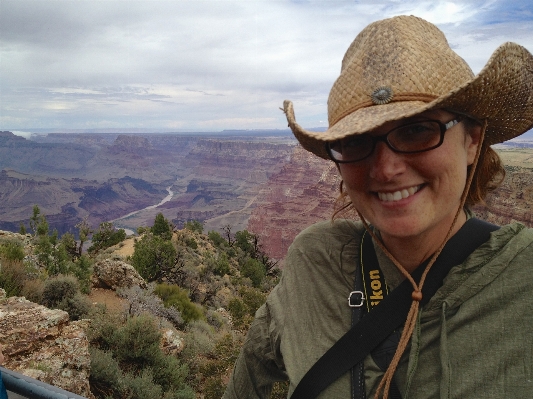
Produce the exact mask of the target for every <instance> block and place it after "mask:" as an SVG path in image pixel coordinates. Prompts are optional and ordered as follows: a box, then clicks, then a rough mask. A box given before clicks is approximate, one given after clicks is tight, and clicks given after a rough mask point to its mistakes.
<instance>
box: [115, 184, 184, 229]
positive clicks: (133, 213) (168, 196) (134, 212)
mask: <svg viewBox="0 0 533 399" xmlns="http://www.w3.org/2000/svg"><path fill="white" fill-rule="evenodd" d="M171 187H172V186H169V187H167V192H168V195H167V196H166V197H165V198H163V199H162V200H161V202H159V203H157V204H155V205H150V206H147V207H146V208H142V209H139V210H137V211H133V212H130V213H128V214H127V215H124V216H121V217H119V218H117V219H114V220H111V222H112V223H113V224H114V225H115V227H117V228H123V229H124V230H125V231H126V234H127V235H133V234H135V231H133V230H131V229H128V228H125V227H122V226H121V222H120V221H121V220H124V219H127V218H130V217H132V216H135V215H137V214H138V213H140V212H143V211H146V210H150V209H155V208H157V207H159V206H161V205H163V204H164V203H165V202H168V201H170V200H171V199H172V197H173V196H174V192H173V191H172V190H171V189H170V188H171Z"/></svg>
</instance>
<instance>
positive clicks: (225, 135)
mask: <svg viewBox="0 0 533 399" xmlns="http://www.w3.org/2000/svg"><path fill="white" fill-rule="evenodd" d="M498 151H499V153H500V155H501V156H502V159H503V160H504V163H505V165H506V172H507V174H506V178H505V180H504V182H503V184H502V185H501V186H500V187H499V188H498V189H497V190H495V191H494V192H493V193H492V194H490V195H489V197H488V198H487V201H486V204H484V205H481V206H477V207H475V209H474V211H475V212H476V214H478V215H479V216H480V217H483V218H485V219H487V220H489V221H492V222H495V223H499V224H503V223H509V222H511V221H520V222H522V223H524V224H526V225H528V226H533V216H532V209H531V207H532V204H533V174H532V171H533V148H532V147H528V146H527V145H524V144H523V143H521V144H520V146H514V145H507V146H501V147H500V148H498ZM0 169H1V172H0V201H1V204H2V205H1V206H0V229H3V230H10V231H18V230H19V228H20V225H21V224H24V225H25V226H26V227H28V226H29V224H28V220H29V217H30V216H31V214H32V208H33V206H34V205H38V206H39V207H40V209H41V212H42V213H43V214H44V215H46V217H47V220H48V222H49V224H50V227H51V228H52V229H57V230H58V232H59V233H60V234H62V233H64V232H67V231H70V232H72V233H75V232H76V229H75V225H76V224H77V223H78V222H79V221H81V220H82V219H84V218H87V220H88V222H89V224H90V225H91V226H92V227H93V228H97V227H98V224H99V223H101V222H103V221H113V223H114V224H115V226H117V227H120V228H125V229H128V231H129V232H134V231H135V230H136V228H137V227H139V226H149V225H152V223H153V220H154V218H155V215H156V214H157V213H159V212H161V213H163V215H164V216H165V217H166V218H167V219H169V220H170V221H172V223H173V224H174V225H175V226H176V227H177V228H181V227H182V226H183V224H184V223H185V222H187V221H189V220H198V221H201V222H202V223H203V225H204V231H206V232H207V231H211V230H214V231H218V232H222V228H224V227H225V226H230V227H231V231H232V232H236V231H239V230H244V229H247V230H249V231H250V232H252V233H254V234H256V235H258V237H259V242H260V245H261V246H262V248H263V250H264V251H265V252H266V253H267V254H268V256H270V257H271V258H272V259H274V260H278V261H280V265H282V260H283V258H284V256H285V254H286V252H287V249H288V247H289V245H290V244H291V242H292V240H293V239H294V237H295V236H296V234H298V232H300V231H301V230H302V229H304V228H305V227H307V226H309V225H310V224H312V223H315V222H317V221H319V220H327V219H330V218H331V217H332V214H333V211H334V205H335V199H336V197H337V195H338V189H339V184H340V179H339V176H338V173H337V169H336V167H335V165H334V164H333V163H331V162H329V161H326V160H323V159H320V158H317V157H315V156H313V155H311V154H309V153H308V152H306V151H305V150H303V149H302V148H301V147H300V146H299V145H297V142H296V141H295V140H294V138H293V137H292V135H291V134H290V132H289V131H281V130H280V131H241V132H239V131H228V132H219V133H209V134H207V133H196V134H193V133H191V134H157V133H154V134H117V133H113V134H111V133H109V134H96V133H95V134H79V133H78V134H68V133H63V134H48V135H47V136H34V137H32V138H31V140H28V139H25V138H22V137H18V136H15V135H13V134H12V133H10V132H0ZM347 217H354V215H353V214H350V215H347Z"/></svg>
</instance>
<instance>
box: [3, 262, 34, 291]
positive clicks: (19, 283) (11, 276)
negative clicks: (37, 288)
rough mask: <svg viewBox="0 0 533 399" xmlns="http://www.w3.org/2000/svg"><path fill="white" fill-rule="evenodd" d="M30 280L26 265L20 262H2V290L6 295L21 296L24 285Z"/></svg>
mask: <svg viewBox="0 0 533 399" xmlns="http://www.w3.org/2000/svg"><path fill="white" fill-rule="evenodd" d="M27 279H28V276H27V273H26V268H25V266H24V263H22V262H21V261H20V260H7V259H5V260H2V261H1V265H0V288H3V289H4V290H5V291H6V295H7V296H8V297H10V296H21V295H22V290H23V288H24V283H25V281H26V280H27Z"/></svg>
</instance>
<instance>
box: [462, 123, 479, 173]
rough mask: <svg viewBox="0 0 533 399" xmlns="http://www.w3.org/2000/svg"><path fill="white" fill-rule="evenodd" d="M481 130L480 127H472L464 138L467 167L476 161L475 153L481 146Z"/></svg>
mask: <svg viewBox="0 0 533 399" xmlns="http://www.w3.org/2000/svg"><path fill="white" fill-rule="evenodd" d="M482 129H483V127H482V126H480V125H477V124H476V125H474V126H472V127H470V129H468V130H469V131H467V132H466V137H465V139H466V140H465V148H466V156H467V161H468V165H472V164H473V163H474V160H475V159H476V153H477V148H478V146H480V145H481V143H480V140H481V130H482Z"/></svg>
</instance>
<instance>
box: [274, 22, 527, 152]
mask: <svg viewBox="0 0 533 399" xmlns="http://www.w3.org/2000/svg"><path fill="white" fill-rule="evenodd" d="M283 105H284V107H283V111H284V112H285V114H286V116H287V121H288V122H289V126H290V128H291V129H292V131H293V133H294V135H295V136H296V138H297V139H298V141H299V142H300V144H301V145H302V146H303V147H304V148H305V149H306V150H308V151H310V152H312V153H314V154H316V155H318V156H319V157H322V158H326V159H328V153H327V151H326V145H325V143H326V142H331V141H336V140H339V139H342V138H344V137H347V136H351V135H355V134H361V133H365V132H369V131H371V130H373V129H376V128H378V127H380V126H381V125H383V124H384V123H386V122H389V121H395V120H399V119H402V118H406V117H409V116H413V115H416V114H419V113H421V112H423V111H427V110H430V109H436V108H445V109H449V110H455V111H457V112H460V113H464V114H467V115H470V116H472V117H473V118H475V119H478V120H487V129H486V134H485V144H486V145H491V144H495V143H501V142H503V141H506V140H509V139H511V138H513V137H516V136H518V135H520V134H522V133H524V132H525V131H527V130H529V129H530V128H531V127H532V126H533V56H532V55H531V53H529V51H527V50H526V49H525V48H524V47H522V46H520V45H518V44H515V43H510V42H509V43H505V44H503V45H501V46H500V47H499V48H498V49H497V50H496V51H495V52H494V54H492V56H491V58H490V59H489V61H488V63H487V64H486V65H485V67H484V68H483V69H482V70H481V72H480V73H479V74H478V75H477V76H474V74H473V73H472V71H471V69H470V67H469V66H468V64H467V63H466V62H465V61H464V60H463V59H462V58H461V57H459V56H458V55H457V54H456V53H455V52H454V51H453V50H452V49H451V48H450V46H449V45H448V42H447V40H446V37H445V36H444V34H443V33H442V32H441V31H440V30H439V29H438V28H437V27H436V26H435V25H433V24H431V23H429V22H427V21H425V20H423V19H421V18H418V17H414V16H399V17H394V18H390V19H385V20H382V21H377V22H374V23H372V24H370V25H369V26H367V27H366V28H365V29H364V30H363V31H362V32H361V33H359V35H357V37H356V38H355V40H354V41H353V43H352V44H351V45H350V47H349V48H348V50H347V51H346V54H345V55H344V59H343V60H342V68H341V74H340V76H339V78H338V79H337V80H336V81H335V83H334V84H333V87H332V89H331V92H330V94H329V99H328V121H329V128H328V130H327V131H325V132H312V131H308V130H305V129H303V128H302V127H301V126H300V125H298V124H297V123H296V119H295V116H294V110H293V105H292V103H291V102H290V101H287V100H286V101H284V104H283Z"/></svg>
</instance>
